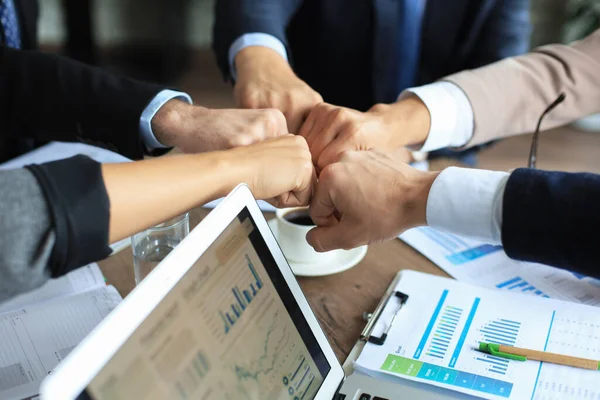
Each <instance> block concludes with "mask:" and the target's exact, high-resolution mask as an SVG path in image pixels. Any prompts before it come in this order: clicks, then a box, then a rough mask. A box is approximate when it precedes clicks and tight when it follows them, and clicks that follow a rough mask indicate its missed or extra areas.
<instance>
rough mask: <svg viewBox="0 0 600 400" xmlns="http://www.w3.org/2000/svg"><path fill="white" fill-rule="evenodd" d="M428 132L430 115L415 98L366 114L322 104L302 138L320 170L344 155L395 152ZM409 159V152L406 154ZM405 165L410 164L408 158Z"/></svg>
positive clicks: (372, 109)
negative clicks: (355, 152) (350, 152)
mask: <svg viewBox="0 0 600 400" xmlns="http://www.w3.org/2000/svg"><path fill="white" fill-rule="evenodd" d="M423 132H425V134H424V136H425V137H426V136H427V133H428V132H429V111H428V109H427V107H426V106H425V105H424V104H423V103H422V102H421V100H419V99H418V98H417V97H416V96H411V97H409V98H407V99H405V100H402V101H400V102H398V103H394V104H376V105H375V106H373V107H372V108H371V109H370V110H369V111H367V112H360V111H356V110H352V109H349V108H345V107H338V106H334V105H331V104H327V103H321V104H319V105H317V106H316V107H314V108H313V110H312V111H311V113H310V114H309V116H308V118H307V119H306V121H305V122H304V125H303V126H302V128H301V129H300V135H302V136H304V137H305V138H306V141H307V142H308V145H309V147H310V151H311V153H312V155H313V162H314V163H315V165H317V166H318V167H319V168H320V169H323V168H325V167H326V166H327V165H329V164H331V163H332V162H334V161H335V160H336V159H337V158H338V156H339V155H340V154H341V153H343V152H344V151H349V150H368V149H372V148H377V149H381V150H384V151H396V150H397V149H399V148H402V147H404V146H406V145H409V144H415V143H418V141H419V140H420V139H417V138H416V137H421V136H423ZM405 154H406V155H408V152H405ZM404 161H406V162H408V161H410V158H406V159H405V160H404Z"/></svg>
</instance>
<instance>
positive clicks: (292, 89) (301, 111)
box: [234, 46, 323, 133]
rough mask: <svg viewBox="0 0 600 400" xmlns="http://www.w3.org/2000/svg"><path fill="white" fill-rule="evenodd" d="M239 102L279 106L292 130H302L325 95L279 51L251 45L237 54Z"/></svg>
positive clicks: (236, 92)
mask: <svg viewBox="0 0 600 400" xmlns="http://www.w3.org/2000/svg"><path fill="white" fill-rule="evenodd" d="M236 70H237V81H236V84H235V88H234V97H235V101H236V104H237V105H238V107H241V108H276V109H278V110H280V111H281V112H282V113H283V115H284V116H285V119H286V121H287V126H288V130H289V132H291V133H298V131H299V129H300V126H301V125H302V122H303V121H304V120H305V119H306V117H307V116H308V114H309V113H310V110H311V109H312V108H313V106H314V105H315V104H318V103H320V102H322V101H323V99H322V97H321V96H320V95H319V94H318V93H317V92H315V91H314V90H313V89H312V88H311V87H310V86H308V85H307V84H306V83H305V82H304V81H302V80H301V79H299V78H298V77H297V76H296V74H294V71H292V69H291V68H290V66H289V64H288V63H287V61H286V60H284V59H283V58H282V57H281V56H280V55H279V54H277V53H276V52H275V51H273V50H271V49H267V48H263V47H258V46H256V47H248V48H246V49H244V50H242V51H240V53H239V54H238V55H237V56H236Z"/></svg>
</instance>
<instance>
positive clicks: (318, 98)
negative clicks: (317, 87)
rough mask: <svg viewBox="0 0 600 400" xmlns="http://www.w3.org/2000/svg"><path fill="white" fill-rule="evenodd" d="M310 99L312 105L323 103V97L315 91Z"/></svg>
mask: <svg viewBox="0 0 600 400" xmlns="http://www.w3.org/2000/svg"><path fill="white" fill-rule="evenodd" d="M310 99H311V101H312V103H313V104H316V103H322V102H323V97H322V96H321V95H320V94H319V93H317V92H315V91H313V92H312V94H311V95H310Z"/></svg>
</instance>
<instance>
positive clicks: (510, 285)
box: [496, 276, 550, 297]
mask: <svg viewBox="0 0 600 400" xmlns="http://www.w3.org/2000/svg"><path fill="white" fill-rule="evenodd" d="M496 287H497V288H498V289H503V290H510V291H514V292H520V293H528V294H534V295H536V296H541V297H550V296H548V295H547V294H545V293H544V292H543V291H541V290H540V289H538V288H536V287H535V286H534V285H532V284H531V283H529V282H527V281H526V280H525V279H523V278H522V277H520V276H515V277H514V278H511V279H509V280H507V281H504V282H501V283H499V284H497V285H496Z"/></svg>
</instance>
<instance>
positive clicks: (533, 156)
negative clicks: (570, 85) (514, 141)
mask: <svg viewBox="0 0 600 400" xmlns="http://www.w3.org/2000/svg"><path fill="white" fill-rule="evenodd" d="M565 97H567V95H566V94H564V93H561V94H560V96H558V98H557V99H556V100H554V102H552V104H550V105H549V106H548V107H547V108H546V109H545V110H544V112H543V113H542V115H540V119H539V120H538V123H537V127H536V128H535V132H533V138H532V139H531V150H530V151H529V162H528V163H527V167H528V168H533V169H535V166H536V162H537V147H538V137H539V136H540V126H541V125H542V120H543V119H544V117H545V116H546V114H548V113H549V112H550V111H552V110H554V108H555V107H556V106H557V105H559V104H560V103H562V102H563V101H564V100H565Z"/></svg>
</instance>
